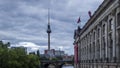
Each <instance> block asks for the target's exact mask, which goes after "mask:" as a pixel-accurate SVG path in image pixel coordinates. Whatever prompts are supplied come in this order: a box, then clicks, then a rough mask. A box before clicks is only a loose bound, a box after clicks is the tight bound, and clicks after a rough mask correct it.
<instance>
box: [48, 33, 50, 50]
mask: <svg viewBox="0 0 120 68" xmlns="http://www.w3.org/2000/svg"><path fill="white" fill-rule="evenodd" d="M48 50H50V33H48Z"/></svg>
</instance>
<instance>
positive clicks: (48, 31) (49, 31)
mask: <svg viewBox="0 0 120 68" xmlns="http://www.w3.org/2000/svg"><path fill="white" fill-rule="evenodd" d="M47 33H48V50H50V33H51V29H50V8H48V25H47Z"/></svg>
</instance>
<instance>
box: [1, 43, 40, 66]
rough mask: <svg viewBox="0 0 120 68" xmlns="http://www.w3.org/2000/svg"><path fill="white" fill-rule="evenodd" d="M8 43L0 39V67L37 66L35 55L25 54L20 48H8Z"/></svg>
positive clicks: (37, 60) (38, 62)
mask: <svg viewBox="0 0 120 68" xmlns="http://www.w3.org/2000/svg"><path fill="white" fill-rule="evenodd" d="M9 46H10V43H7V44H3V42H2V41H0V68H38V67H39V65H40V61H39V57H38V56H37V55H27V54H26V53H25V51H24V50H23V49H22V48H11V49H10V48H8V47H9Z"/></svg>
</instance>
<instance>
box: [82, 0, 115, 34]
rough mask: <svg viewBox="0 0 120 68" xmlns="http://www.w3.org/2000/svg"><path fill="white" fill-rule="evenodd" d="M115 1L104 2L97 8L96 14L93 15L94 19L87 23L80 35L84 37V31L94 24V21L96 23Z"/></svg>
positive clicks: (107, 0)
mask: <svg viewBox="0 0 120 68" xmlns="http://www.w3.org/2000/svg"><path fill="white" fill-rule="evenodd" d="M114 1H115V0H104V1H103V2H102V4H101V5H100V6H99V7H98V8H97V10H96V11H95V12H94V14H93V15H92V17H91V18H90V19H89V20H88V21H87V23H86V24H85V25H84V27H83V28H82V30H81V32H80V35H82V33H84V31H85V30H86V29H87V28H88V27H89V26H90V25H91V24H92V23H94V21H96V19H97V18H98V17H99V16H100V15H101V14H102V13H103V12H104V11H105V10H106V8H108V7H109V6H110V4H111V3H112V2H114Z"/></svg>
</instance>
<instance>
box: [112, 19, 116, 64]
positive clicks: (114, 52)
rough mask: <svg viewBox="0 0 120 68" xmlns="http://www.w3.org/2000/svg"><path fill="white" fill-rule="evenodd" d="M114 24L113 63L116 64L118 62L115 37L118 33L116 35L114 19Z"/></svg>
mask: <svg viewBox="0 0 120 68" xmlns="http://www.w3.org/2000/svg"><path fill="white" fill-rule="evenodd" d="M112 24H113V34H112V37H113V61H114V62H115V60H116V51H115V49H116V43H115V42H116V39H115V36H116V33H115V29H116V28H115V18H114V17H113V21H112Z"/></svg>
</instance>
